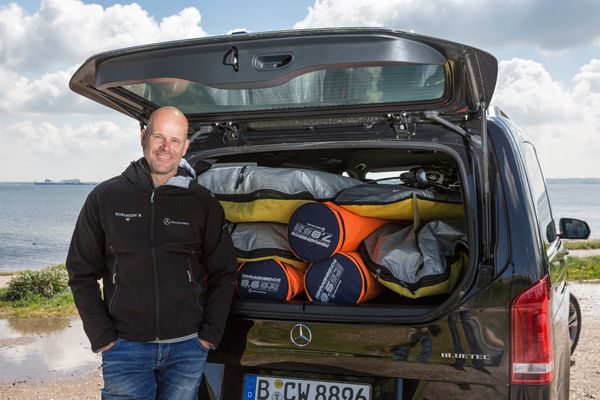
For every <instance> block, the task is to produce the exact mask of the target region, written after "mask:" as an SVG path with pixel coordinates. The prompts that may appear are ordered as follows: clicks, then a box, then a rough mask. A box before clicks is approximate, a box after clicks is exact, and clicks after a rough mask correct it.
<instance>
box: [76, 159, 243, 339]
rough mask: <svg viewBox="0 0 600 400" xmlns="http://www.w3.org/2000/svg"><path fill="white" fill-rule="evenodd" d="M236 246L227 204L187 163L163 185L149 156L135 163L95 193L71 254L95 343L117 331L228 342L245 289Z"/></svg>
mask: <svg viewBox="0 0 600 400" xmlns="http://www.w3.org/2000/svg"><path fill="white" fill-rule="evenodd" d="M188 184H189V187H187V185H188ZM234 254H235V252H234V248H233V245H232V243H231V238H230V236H229V232H228V230H227V227H226V225H225V220H224V215H223V209H222V208H221V205H220V204H219V202H218V201H217V200H216V199H215V197H214V196H213V195H212V194H211V193H210V192H209V191H208V190H207V189H205V188H204V187H202V186H200V185H198V184H197V183H196V182H195V181H194V180H193V179H191V177H190V176H189V173H187V171H185V170H184V169H183V168H179V172H178V175H177V176H176V177H174V178H171V180H169V182H167V184H165V185H162V186H159V187H158V188H155V187H154V184H153V183H152V179H151V176H150V173H149V170H148V167H147V164H146V161H145V160H144V159H143V158H142V159H140V160H138V161H136V162H132V163H131V165H130V166H129V167H128V168H127V169H126V170H125V171H124V172H123V173H122V174H121V175H120V176H117V177H115V178H112V179H110V180H108V181H106V182H103V183H101V184H100V185H98V186H97V187H96V188H94V190H93V191H92V192H91V193H90V194H89V196H88V198H87V200H86V202H85V204H84V206H83V208H82V210H81V213H80V215H79V219H78V220H77V225H76V226H75V231H74V233H73V239H72V240H71V246H70V248H69V254H68V256H67V263H66V264H67V270H68V271H69V285H70V286H71V290H72V291H73V297H74V298H75V304H76V306H77V309H78V310H79V314H80V316H81V319H82V320H83V326H84V329H85V332H86V334H87V336H88V338H89V339H90V342H91V345H92V350H94V351H97V350H98V349H99V348H101V347H103V346H105V345H107V344H109V343H110V342H111V341H113V340H115V339H116V338H117V337H122V338H125V339H128V340H136V341H152V340H156V339H157V338H158V339H172V338H178V337H182V336H186V335H189V334H192V333H194V332H198V336H199V337H200V338H202V339H205V340H207V341H209V342H211V343H213V344H214V345H218V343H219V342H220V340H221V336H222V335H223V330H224V327H225V323H226V321H227V315H228V313H229V307H230V304H231V298H232V296H233V291H234V288H235V274H236V260H235V255H234ZM100 278H102V280H103V293H102V297H101V294H100V287H99V285H98V280H99V279H100Z"/></svg>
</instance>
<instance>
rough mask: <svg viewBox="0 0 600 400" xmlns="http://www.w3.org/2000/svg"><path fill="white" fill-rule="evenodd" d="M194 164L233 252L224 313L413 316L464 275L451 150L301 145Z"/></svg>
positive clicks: (463, 232)
mask: <svg viewBox="0 0 600 400" xmlns="http://www.w3.org/2000/svg"><path fill="white" fill-rule="evenodd" d="M204 163H205V165H202V164H203V162H200V165H201V167H200V168H201V169H203V170H204V171H203V172H202V173H201V174H200V175H199V177H198V181H199V183H200V184H202V185H203V186H205V187H207V188H209V189H210V190H211V191H212V192H213V193H214V194H215V196H216V197H217V199H218V200H219V201H220V202H221V204H222V206H223V208H224V211H225V217H226V219H227V220H228V224H229V229H230V231H231V234H232V239H233V242H234V246H235V248H236V252H237V254H236V256H237V258H238V262H239V264H238V265H239V270H238V271H239V272H238V281H237V288H236V299H235V301H234V304H233V309H232V311H233V312H234V313H242V314H244V315H247V316H248V315H252V316H255V317H259V316H263V317H264V316H268V317H273V316H277V315H279V316H283V315H286V316H287V317H290V316H291V315H298V314H301V315H303V316H304V317H309V318H313V319H322V318H335V317H344V316H345V317H344V318H345V319H348V318H349V319H354V318H356V319H359V320H364V317H365V316H367V315H368V316H369V317H371V318H375V319H377V318H378V316H381V317H384V316H385V315H387V316H389V315H390V314H389V309H390V308H394V309H396V310H401V309H402V310H403V311H402V314H403V315H418V314H423V313H426V312H428V311H429V310H431V309H433V308H435V307H436V306H439V305H440V304H442V303H443V302H444V301H446V300H447V299H448V298H449V296H450V295H451V294H452V293H453V291H454V289H455V288H456V287H457V286H458V284H459V282H460V281H461V279H462V278H463V276H464V275H465V271H466V269H467V268H468V264H469V251H468V247H469V240H468V237H467V224H466V220H465V212H464V202H463V195H462V191H461V178H460V173H459V171H460V168H459V165H458V162H457V160H456V159H455V158H454V157H453V156H451V155H450V154H447V153H444V152H441V151H438V150H423V149H414V150H411V149H381V148H360V149H357V148H346V149H339V148H338V149H335V150H331V149H328V150H318V149H310V150H307V149H303V150H297V151H278V152H257V153H244V154H235V155H227V156H222V157H218V158H215V159H211V160H210V161H209V162H204ZM197 169H198V168H197ZM344 310H345V311H344ZM361 310H362V311H361Z"/></svg>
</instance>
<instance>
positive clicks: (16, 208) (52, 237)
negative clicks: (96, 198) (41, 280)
mask: <svg viewBox="0 0 600 400" xmlns="http://www.w3.org/2000/svg"><path fill="white" fill-rule="evenodd" d="M93 187H94V186H93V185H52V186H45V185H33V184H0V271H10V270H19V269H25V268H41V267H44V266H48V265H54V264H60V263H63V262H64V261H65V257H66V255H67V250H68V248H69V241H70V240H71V235H72V233H73V227H74V226H75V222H76V221H77V216H78V215H79V211H80V210H81V206H82V205H83V202H84V201H85V198H86V196H87V195H88V193H89V192H90V191H91V190H92V189H93Z"/></svg>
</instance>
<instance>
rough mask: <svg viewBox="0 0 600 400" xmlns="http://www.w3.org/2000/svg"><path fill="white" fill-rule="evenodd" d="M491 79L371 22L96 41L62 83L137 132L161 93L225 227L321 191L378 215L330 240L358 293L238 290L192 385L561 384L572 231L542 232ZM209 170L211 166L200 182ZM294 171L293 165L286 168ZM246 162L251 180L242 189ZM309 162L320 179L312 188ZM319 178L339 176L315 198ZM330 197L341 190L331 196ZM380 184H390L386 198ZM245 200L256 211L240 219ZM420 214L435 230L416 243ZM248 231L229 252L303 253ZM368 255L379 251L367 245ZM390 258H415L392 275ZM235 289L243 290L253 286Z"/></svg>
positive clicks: (293, 397) (242, 390)
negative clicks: (122, 43)
mask: <svg viewBox="0 0 600 400" xmlns="http://www.w3.org/2000/svg"><path fill="white" fill-rule="evenodd" d="M496 77H497V61H496V59H495V58H494V57H493V56H492V55H490V54H488V53H486V52H484V51H481V50H478V49H475V48H472V47H469V46H465V45H462V44H458V43H452V42H448V41H445V40H441V39H435V38H430V37H425V36H419V35H415V34H412V33H406V32H401V31H397V30H390V29H356V28H351V29H350V28H348V29H322V30H296V31H285V32H272V33H252V34H236V35H232V36H222V37H208V38H202V39H197V40H196V39H195V40H184V41H176V42H170V43H161V44H156V45H149V46H140V47H135V48H129V49H124V50H117V51H111V52H106V53H102V54H99V55H96V56H94V57H92V58H90V59H89V60H88V61H86V62H85V63H84V64H83V66H82V67H81V68H80V69H79V70H78V71H77V72H76V73H75V75H74V76H73V77H72V79H71V82H70V86H71V88H72V89H73V90H74V91H75V92H77V93H79V94H81V95H83V96H86V97H88V98H90V99H92V100H94V101H96V102H99V103H101V104H104V105H106V106H108V107H111V108H113V109H115V110H117V111H119V112H121V113H124V114H126V115H129V116H131V117H133V118H135V119H136V120H138V121H139V122H140V124H141V125H142V126H144V125H145V124H146V123H147V121H148V116H149V114H150V113H151V112H152V111H153V110H155V109H156V108H158V107H160V106H164V105H174V106H176V107H178V108H180V109H181V110H182V111H183V112H184V113H185V114H186V115H187V117H188V119H189V121H190V132H189V138H190V140H191V145H190V147H189V150H188V154H187V155H186V159H187V161H188V162H189V163H190V164H193V165H194V166H195V168H196V169H197V171H198V172H199V173H200V175H199V180H200V182H208V183H211V184H212V185H213V186H212V187H211V186H210V185H209V188H210V189H211V190H213V192H215V194H216V195H217V198H219V200H221V202H222V204H223V206H224V209H225V210H226V216H227V217H228V219H230V220H231V221H232V227H233V228H232V229H233V231H232V232H233V233H235V232H236V231H235V229H236V226H238V225H240V226H241V224H249V225H244V226H249V227H250V228H249V229H250V230H252V229H255V228H254V227H256V226H258V224H260V223H262V222H271V223H280V224H282V223H283V224H284V225H285V222H286V221H287V220H288V218H289V215H285V216H283V217H281V216H277V217H275V218H274V219H275V222H274V221H273V219H272V218H273V215H274V214H278V211H277V210H282V209H284V208H286V207H288V206H289V205H290V204H292V207H293V208H294V209H296V207H301V206H304V205H306V204H315V203H316V204H323V203H327V202H329V203H334V204H335V207H338V206H340V207H342V208H343V207H346V208H344V210H351V212H352V213H354V212H355V211H356V210H358V209H369V210H375V211H372V212H373V213H374V214H366V218H372V217H377V218H380V219H381V215H385V217H384V218H383V219H386V218H387V219H388V220H389V221H387V220H386V221H387V222H389V224H388V223H387V222H386V224H385V225H382V226H383V227H387V228H386V229H389V231H387V232H388V233H389V235H388V234H387V233H386V234H380V235H379V236H377V237H375V238H372V237H371V235H369V237H370V238H371V239H368V238H362V239H364V240H362V242H361V244H360V247H357V248H350V249H347V250H348V251H350V252H352V254H358V255H359V256H353V257H355V258H353V259H354V260H355V261H356V259H358V258H362V260H363V261H362V263H361V262H359V261H356V263H355V264H356V265H358V264H361V265H362V264H364V266H363V267H364V268H363V270H362V271H363V273H362V275H357V276H361V278H360V279H362V280H363V281H362V282H358V283H357V282H354V283H356V284H357V285H359V286H360V285H361V284H362V285H371V286H373V285H376V286H377V290H376V291H373V292H372V293H373V295H372V296H363V297H362V298H361V299H362V300H360V301H359V300H357V301H341V300H340V299H342V296H341V295H338V297H337V300H338V301H335V296H333V300H332V296H330V295H332V294H335V293H334V292H327V293H326V294H327V296H323V295H322V293H320V294H319V293H313V292H309V285H308V282H307V279H308V278H306V276H305V278H304V283H305V285H306V290H307V292H306V293H304V294H302V293H300V294H298V295H296V296H295V297H294V298H293V299H292V298H290V296H288V297H287V298H283V299H276V298H274V297H268V296H267V297H265V296H264V293H265V292H264V291H263V293H262V295H261V294H260V293H259V294H258V295H256V293H255V292H256V291H254V292H253V291H252V290H250V291H247V293H242V292H243V290H240V296H239V297H238V298H236V299H235V300H234V302H233V305H232V310H231V315H230V318H229V321H228V326H227V329H226V334H225V337H224V339H223V342H222V343H221V345H220V347H219V348H218V349H217V350H216V351H213V352H211V354H210V356H209V362H210V364H209V365H208V366H207V370H206V374H205V380H204V383H203V385H202V388H201V393H200V398H202V399H227V400H229V399H245V400H259V399H260V400H267V399H269V400H300V399H315V400H342V399H343V400H384V399H385V400H391V399H403V400H407V399H433V398H444V399H507V398H511V399H531V398H535V399H567V398H568V397H569V369H570V365H571V364H570V362H571V361H570V355H571V348H572V347H574V346H575V344H576V339H577V337H578V329H579V324H578V314H577V312H576V311H577V308H576V307H575V306H576V303H575V302H572V301H570V297H569V288H568V284H567V273H566V270H565V265H564V263H565V255H566V253H567V252H566V250H565V249H564V247H563V244H562V240H563V239H565V238H567V239H585V238H587V237H588V236H589V234H590V231H589V227H588V225H587V224H586V223H585V222H583V221H579V220H575V219H561V220H560V221H559V222H558V226H556V223H555V221H554V219H553V217H552V212H551V207H550V204H549V201H548V195H547V192H546V187H545V183H544V178H543V175H542V172H541V170H540V167H539V163H538V159H537V156H536V151H535V148H534V146H533V144H532V143H531V142H529V141H528V140H527V139H526V138H525V137H524V136H523V134H522V132H521V131H520V130H519V128H518V127H517V126H516V125H515V124H514V123H513V122H512V121H511V120H510V119H509V118H508V117H507V116H506V115H504V114H503V113H502V112H501V111H500V110H499V109H497V108H494V107H492V108H490V107H489V104H490V101H491V98H492V94H493V92H494V88H495V85H496ZM223 171H229V173H230V174H229V175H227V174H224V175H223V179H222V180H219V175H218V174H219V173H221V172H223ZM293 171H301V172H302V174H303V175H302V176H303V178H290V176H292V175H293V176H294V177H295V176H297V174H295V173H294V174H288V172H293ZM231 173H233V175H231ZM211 174H213V175H211ZM214 174H216V175H214ZM250 174H254V175H252V176H254V180H253V181H252V182H254V183H252V185H255V186H251V185H250V186H248V187H247V186H245V185H246V183H248V182H251V180H250V179H249V178H248V177H249V176H250ZM261 174H262V175H261ZM322 175H326V176H327V177H329V178H326V179H325V180H324V181H322V182H321V181H317V180H316V179H317V176H322ZM206 177H212V178H211V179H208V178H206ZM215 177H216V178H215ZM232 177H233V178H234V179H233V180H232ZM203 179H205V180H204V181H203ZM294 179H298V182H295V181H294ZM329 179H331V180H329ZM331 181H336V182H337V181H340V182H342V183H341V184H342V185H346V184H347V186H344V187H343V189H342V190H339V191H338V190H337V189H336V188H338V189H339V187H337V186H335V185H333V186H327V187H328V188H330V189H331V190H330V191H329V192H328V194H325V195H322V196H321V197H319V196H317V195H316V194H315V193H316V192H319V191H320V190H322V189H323V188H324V187H325V185H328V182H331ZM232 182H233V183H232ZM316 182H318V183H316ZM208 183H207V184H208ZM296 183H298V185H299V186H297V185H296ZM222 186H227V187H229V189H227V188H225V189H223V187H222ZM298 187H302V189H301V190H300V189H297V188H298ZM307 187H312V189H311V190H308V189H306V188H307ZM240 188H244V189H243V190H242V189H240ZM332 188H333V189H332ZM220 189H223V190H222V191H219V190H220ZM334 189H335V190H334ZM227 190H229V191H227ZM346 190H353V191H354V190H358V192H355V196H354V197H352V196H350V197H348V196H346V197H344V196H340V193H344V191H346ZM361 190H362V192H361ZM370 191H374V192H375V193H380V192H382V193H387V194H386V195H375V197H367V194H368V193H370ZM356 193H358V195H356ZM361 193H362V194H361ZM390 193H391V194H397V193H408V194H406V195H405V196H404V197H401V198H400V200H398V199H396V198H394V199H391V200H390V198H389V197H387V195H388V194H390ZM363 194H364V195H363ZM348 198H352V199H354V200H348ZM344 199H346V200H344ZM342 200H344V201H342ZM396 200H398V201H396ZM402 201H404V203H401V202H402ZM294 202H296V203H294ZM392 203H393V204H394V205H395V206H398V207H399V208H397V209H394V208H389V205H390V204H392ZM248 204H251V205H256V204H260V207H262V206H265V207H267V208H264V209H262V211H257V212H255V211H250V212H247V210H246V208H244V207H246V206H247V205H248ZM355 206H356V207H355ZM363 206H366V207H363ZM457 206H458V209H457ZM240 207H242V208H243V211H241V212H240V213H238V214H236V212H237V211H239V210H240ZM269 207H270V208H269ZM335 207H334V209H335ZM352 207H355V208H352ZM361 207H362V208H361ZM383 209H385V210H387V211H386V212H388V213H387V214H379V212H380V211H381V210H383ZM236 210H237V211H236ZM253 210H254V209H253ZM344 210H342V211H340V212H341V213H342V214H343V213H344V212H346V211H344ZM389 210H392V211H391V214H390V213H389ZM395 210H405V211H406V210H408V212H407V214H406V215H402V217H399V215H400V214H395V213H396V212H397V211H395ZM432 210H434V211H432ZM451 210H453V211H451ZM326 211H327V212H330V211H329V209H327V210H326ZM294 212H296V211H294ZM356 212H358V211H356ZM369 212H371V211H369ZM248 213H250V214H251V216H250V217H248ZM398 213H400V211H398ZM307 215H309V217H310V216H314V215H315V214H314V213H307ZM336 215H337V214H336ZM340 215H341V214H340ZM396 217H397V218H396ZM281 218H283V221H279V220H278V219H281ZM323 218H324V217H323ZM336 218H337V217H336ZM340 218H341V219H340ZM340 218H338V222H339V221H342V222H340V224H341V225H343V222H344V218H345V217H343V216H342V217H340ZM317 219H321V217H319V218H317ZM449 220H452V221H453V222H457V223H458V225H460V226H461V228H460V229H459V230H458V232H459V233H460V234H458V235H455V236H453V239H452V241H451V245H450V246H449V247H448V246H446V247H444V246H442V245H441V244H440V243H442V242H441V241H442V239H443V238H444V237H446V236H444V235H445V232H446V231H445V230H444V229H445V228H444V227H446V225H440V224H443V223H446V222H448V221H449ZM431 223H434V225H435V226H436V227H439V226H442V227H443V229H438V228H431V230H430V232H429V233H430V235H429V236H428V237H427V238H425V234H424V233H423V232H424V231H425V229H426V227H429V226H430V224H431ZM253 224H254V225H253ZM315 224H317V225H318V221H317V222H314V223H313V225H310V224H309V223H304V225H301V228H295V227H290V226H288V234H289V235H291V232H292V231H293V232H304V233H305V234H306V235H305V236H306V237H310V238H312V239H311V240H312V242H313V244H314V242H316V241H318V240H316V239H315V238H317V239H319V240H320V239H322V238H323V237H325V236H326V237H327V240H330V239H331V238H332V236H328V235H330V233H327V234H326V235H325V233H324V232H325V228H322V229H321V228H318V227H317V228H315V226H317V225H315ZM458 225H456V226H458ZM311 226H312V227H313V228H310V227H311ZM452 226H455V225H452ZM307 227H309V228H307ZM380 228H381V227H379V228H377V229H380ZM240 229H241V228H240ZM295 229H296V230H295ZM298 229H300V230H298ZM327 229H329V228H327ZM344 229H345V230H346V231H345V234H361V233H365V235H363V236H366V232H363V231H361V229H362V228H361V229H358V228H356V229H354V228H353V225H344ZM403 229H405V231H402V230H403ZM238 232H239V231H238ZM377 232H378V231H373V232H371V231H370V232H369V233H370V234H377ZM399 232H405V233H406V234H401V235H400V236H402V238H401V240H400V241H399V242H397V243H398V245H394V243H395V242H393V241H391V242H386V243H383V242H381V243H383V244H373V245H370V244H369V243H380V242H377V240H379V239H378V238H380V237H381V238H383V237H392V236H393V237H396V236H394V235H397V234H399ZM233 233H232V234H233ZM290 237H291V236H290ZM409 237H410V238H412V239H410V240H412V242H407V241H408V240H409V239H407V238H409ZM256 238H262V239H265V238H266V239H272V238H271V237H270V236H269V235H266V236H265V234H261V233H255V236H254V239H256ZM254 239H253V240H254ZM369 240H371V242H369ZM438 240H439V241H440V242H439V243H438V242H437V241H438ZM248 243H249V241H247V242H244V240H243V239H241V242H238V243H237V244H236V247H237V248H238V251H239V254H238V256H239V258H240V260H245V262H252V261H260V260H263V261H264V259H265V258H267V259H268V258H269V257H270V256H272V257H273V259H277V260H281V259H284V260H285V259H286V257H288V258H290V259H292V258H293V259H294V260H295V261H299V262H306V261H307V259H306V258H302V257H300V256H298V254H299V250H298V248H296V249H294V248H292V249H291V250H292V251H291V252H290V251H289V250H290V249H289V248H285V249H282V248H280V247H278V248H276V249H275V248H274V247H273V246H271V247H269V246H268V245H267V246H265V247H264V248H261V249H256V248H254V249H248V248H245V247H244V246H246V245H247V244H248ZM428 243H429V244H428ZM431 243H434V244H431ZM375 248H376V250H377V251H379V250H381V249H382V248H387V249H388V250H389V252H388V253H385V254H384V255H383V256H382V257H379V258H378V256H377V255H376V254H375V253H377V252H376V251H375ZM405 248H409V249H410V251H408V252H405V253H402V255H401V256H400V258H396V259H392V260H391V261H390V259H389V258H386V257H388V254H391V253H393V252H394V251H397V250H399V249H405ZM436 249H444V250H443V254H442V253H441V252H442V250H436ZM253 251H254V253H253ZM436 251H437V253H436ZM282 257H283V258H282ZM306 257H308V256H306ZM308 258H310V257H308ZM408 258H410V259H411V260H417V261H416V262H415V263H412V264H410V268H413V270H410V271H408V272H407V270H408V269H410V268H409V267H408V264H406V260H407V259H408ZM432 259H435V260H437V261H436V262H434V264H427V263H430V262H431V260H432ZM292 261H293V260H292ZM292 261H290V262H292ZM308 261H312V263H311V264H310V268H313V267H314V264H317V263H318V262H317V260H316V259H313V260H308ZM332 265H333V264H332ZM336 265H337V264H336ZM427 265H433V266H434V267H435V268H438V269H437V270H436V269H435V268H433V267H432V268H433V269H431V270H428V267H427ZM305 268H306V265H304V266H303V267H302V268H301V270H302V271H303V273H304V269H305ZM327 271H329V272H327V273H328V274H329V275H327V276H328V278H327V279H329V280H328V281H327V279H325V278H324V279H325V280H324V281H322V282H321V285H320V287H319V288H320V289H318V290H323V288H324V287H326V286H327V285H326V284H331V283H332V282H334V283H336V285H338V286H336V290H338V288H339V287H340V286H339V283H338V277H339V275H336V278H335V279H336V280H335V281H334V280H333V278H331V277H332V276H333V275H331V274H332V273H331V271H330V270H327ZM336 271H338V272H336V273H339V274H341V273H342V269H340V268H338V269H337V270H336ZM365 271H366V273H365ZM423 271H425V273H423ZM427 271H430V272H427ZM405 273H407V274H408V275H403V274H405ZM306 274H307V275H308V272H306ZM244 279H245V278H244ZM261 279H263V278H261ZM264 279H267V278H264ZM268 279H271V281H273V279H275V278H273V277H271V278H268ZM277 279H280V280H279V281H277V282H281V279H282V278H281V277H279V278H277ZM283 279H285V277H284V278H283ZM310 279H313V278H310ZM356 279H359V278H356ZM271 281H270V282H271ZM288 283H289V282H288ZM313 283H314V282H313V281H311V284H313ZM318 283H319V282H317V285H316V286H319V284H318ZM239 285H240V288H247V287H250V288H251V289H253V288H254V289H256V288H258V289H260V288H261V287H262V286H261V283H260V282H257V283H256V287H254V286H252V285H253V283H252V279H246V280H245V281H243V282H242V281H240V282H239ZM244 285H245V286H244ZM248 285H250V286H248ZM313 286H315V285H312V286H311V287H313ZM330 286H331V285H330ZM269 287H271V286H268V285H267V286H265V288H267V289H268V288H269ZM332 287H333V286H332ZM267 289H265V290H267ZM310 290H313V289H310ZM314 290H317V289H314ZM331 290H333V289H331ZM339 290H340V291H341V290H342V289H339ZM343 290H346V289H343ZM348 290H349V289H348ZM258 292H260V290H258ZM363 292H364V293H366V292H367V291H363ZM364 293H363V294H364ZM317 294H318V295H317ZM261 296H262V297H261ZM570 310H571V318H570V316H569V315H570V314H569V311H570Z"/></svg>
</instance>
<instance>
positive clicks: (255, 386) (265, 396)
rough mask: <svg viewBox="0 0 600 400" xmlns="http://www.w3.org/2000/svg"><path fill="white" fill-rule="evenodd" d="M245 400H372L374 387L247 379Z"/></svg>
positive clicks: (251, 377)
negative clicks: (372, 388)
mask: <svg viewBox="0 0 600 400" xmlns="http://www.w3.org/2000/svg"><path fill="white" fill-rule="evenodd" d="M242 400H371V385H368V384H360V383H348V382H331V381H316V380H310V379H296V378H282V377H277V376H259V375H245V376H244V394H243V397H242Z"/></svg>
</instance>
